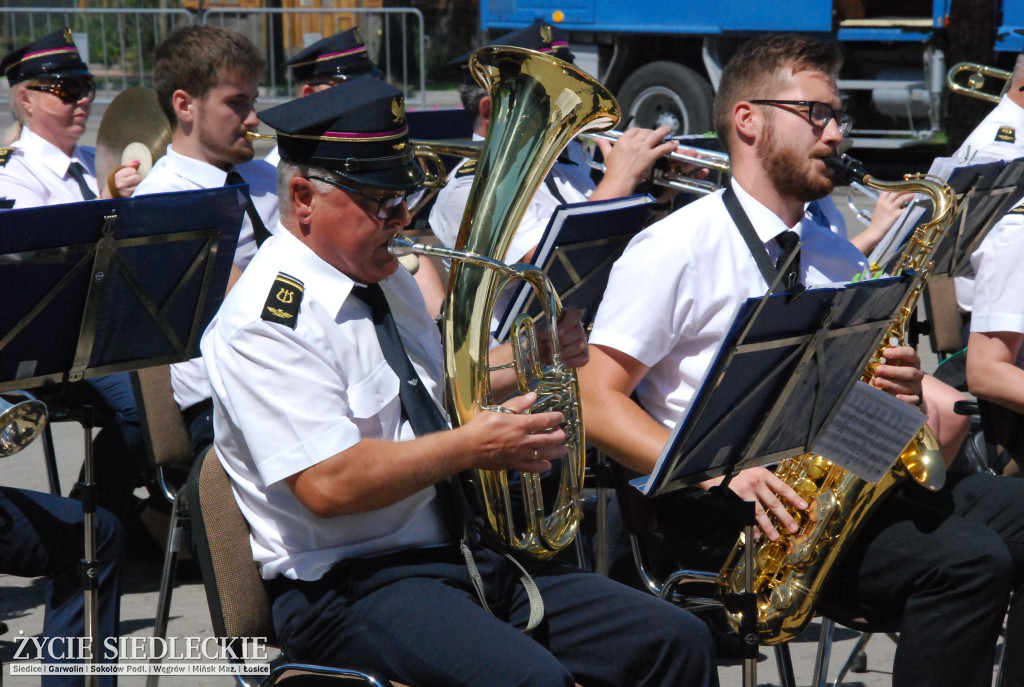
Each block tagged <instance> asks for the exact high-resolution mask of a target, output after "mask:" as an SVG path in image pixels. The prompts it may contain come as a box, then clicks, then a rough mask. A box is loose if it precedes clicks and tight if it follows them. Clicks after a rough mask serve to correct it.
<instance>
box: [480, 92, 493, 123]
mask: <svg viewBox="0 0 1024 687" xmlns="http://www.w3.org/2000/svg"><path fill="white" fill-rule="evenodd" d="M480 121H481V124H483V126H484V129H486V128H487V126H488V125H489V124H490V122H491V96H489V95H485V96H484V97H483V98H480Z"/></svg>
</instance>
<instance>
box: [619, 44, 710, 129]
mask: <svg viewBox="0 0 1024 687" xmlns="http://www.w3.org/2000/svg"><path fill="white" fill-rule="evenodd" d="M713 102H714V94H713V93H712V91H711V84H709V83H708V82H707V81H706V80H704V79H703V78H702V77H701V76H700V75H699V74H697V72H695V71H693V70H692V69H690V68H689V67H684V66H683V65H681V64H679V63H677V62H668V61H663V62H651V63H650V64H645V65H644V66H643V67H641V68H640V69H637V70H636V71H635V72H633V73H632V74H630V76H629V78H628V79H626V82H625V83H624V84H622V88H621V89H620V90H619V104H620V105H621V106H622V111H623V113H624V118H626V119H628V118H629V117H632V120H631V126H642V127H646V128H650V129H655V128H657V127H659V126H662V125H665V124H667V125H669V126H671V127H672V135H675V136H679V135H682V134H703V133H705V132H707V131H710V130H711V129H712V126H711V120H712V114H711V111H712V103H713Z"/></svg>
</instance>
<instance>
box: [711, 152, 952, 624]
mask: <svg viewBox="0 0 1024 687" xmlns="http://www.w3.org/2000/svg"><path fill="white" fill-rule="evenodd" d="M827 162H828V164H829V166H830V168H832V169H833V170H834V171H835V172H836V175H837V177H839V178H838V179H837V181H840V182H841V183H842V182H845V183H849V182H850V181H852V180H856V181H859V182H860V183H863V184H864V185H865V186H869V187H871V188H874V189H877V190H881V191H897V192H910V191H914V192H918V193H923V194H926V195H927V196H929V197H930V198H931V202H932V212H931V219H930V220H929V221H928V222H925V223H922V224H921V225H919V226H918V227H917V228H916V229H915V230H914V232H913V234H912V235H911V236H910V237H909V238H908V239H907V241H906V243H905V247H904V249H903V252H902V253H901V254H900V255H899V258H898V262H897V263H896V267H895V274H901V273H908V274H912V275H913V280H912V282H911V286H910V288H909V289H908V292H907V296H906V297H905V299H904V301H903V303H901V305H900V308H899V309H898V311H897V314H896V316H895V317H894V318H893V320H892V321H891V322H890V324H889V328H888V330H887V331H886V333H885V336H884V337H883V338H882V339H881V341H879V342H878V344H877V346H876V348H875V349H874V352H873V355H872V357H871V359H870V360H869V362H868V364H867V366H866V368H865V369H864V370H863V372H862V373H861V377H860V379H861V381H868V380H870V379H871V378H872V376H873V374H874V369H875V366H876V365H878V364H880V363H882V362H884V357H883V351H884V349H885V348H887V347H889V346H899V345H902V343H903V342H904V341H905V339H906V329H907V324H908V321H909V318H910V316H911V315H912V314H913V312H914V306H915V305H916V303H917V299H918V297H919V295H920V293H921V291H922V289H923V288H924V285H925V281H926V280H927V278H928V276H929V273H930V271H931V263H930V256H931V255H932V254H933V251H934V249H935V247H936V246H937V245H938V243H939V241H941V240H942V239H943V237H944V236H945V234H946V232H947V231H948V229H949V227H950V225H951V224H952V221H953V216H954V214H955V211H956V199H955V197H954V196H953V193H952V191H951V189H950V188H949V186H948V185H946V184H944V183H942V182H940V181H938V180H935V179H931V178H925V177H924V176H922V175H908V176H907V177H905V180H904V181H902V182H885V181H879V180H877V179H875V178H874V177H872V176H871V175H870V174H868V173H867V172H865V171H864V170H863V169H862V168H861V166H860V163H858V162H857V161H856V160H853V159H852V158H848V157H847V156H845V155H844V156H842V157H841V158H837V159H832V160H828V161H827ZM775 475H776V476H777V477H778V478H780V479H782V480H783V481H784V482H786V484H788V485H789V486H791V487H792V488H793V489H794V490H796V492H797V493H798V494H800V496H801V497H802V498H803V499H804V500H805V501H806V502H807V503H808V504H809V506H808V508H807V510H806V511H797V510H795V509H790V510H791V513H792V515H793V516H794V518H795V519H796V521H797V523H798V524H799V530H798V531H797V532H796V533H790V532H788V531H786V530H785V529H784V528H780V529H779V534H780V537H779V539H777V540H776V541H774V542H773V541H769V540H768V539H767V537H763V536H762V538H761V539H760V540H758V541H756V542H753V544H752V546H754V556H753V566H752V570H751V571H749V572H750V577H751V579H752V580H753V583H752V585H750V587H749V591H751V592H753V593H754V595H755V596H756V600H757V615H758V618H757V626H758V635H759V637H760V639H761V641H762V642H763V643H765V644H779V643H782V642H786V641H788V640H790V639H792V638H793V637H795V636H796V635H797V634H799V633H800V631H801V630H802V629H803V628H804V627H805V626H806V625H807V623H808V622H809V621H810V620H811V618H812V617H813V615H814V609H815V606H816V605H817V601H818V597H819V596H820V593H821V590H822V589H823V587H824V585H825V582H826V580H827V579H828V575H829V573H830V572H831V570H832V568H833V566H834V565H835V563H836V561H837V560H838V559H839V557H840V555H841V554H842V553H843V551H844V549H845V547H847V546H848V545H849V543H850V541H851V540H852V538H853V537H854V536H855V534H856V533H857V532H858V531H859V528H860V526H861V525H862V524H863V523H864V522H865V520H866V518H867V517H868V516H869V515H870V514H871V512H872V511H873V510H874V508H875V507H876V506H877V505H878V504H880V503H881V502H882V500H883V499H884V498H885V497H886V496H888V495H889V493H891V491H892V488H893V487H894V486H896V485H897V484H899V483H901V482H902V481H903V480H904V479H905V478H907V477H911V478H913V479H914V480H915V481H917V482H918V483H919V484H921V485H922V486H924V487H925V488H928V489H931V490H938V489H940V488H942V485H943V484H944V483H945V463H944V462H943V460H942V455H941V453H940V451H939V444H938V441H937V440H936V438H935V436H934V435H933V434H932V432H931V430H929V429H928V427H927V426H925V427H923V428H922V429H921V430H920V431H919V432H918V434H917V436H915V437H914V439H913V440H911V442H910V444H909V445H908V446H907V447H906V448H905V449H904V450H903V452H902V453H901V455H900V456H899V459H898V460H896V462H895V464H894V465H893V467H892V469H890V470H889V472H888V473H887V474H886V475H885V476H884V477H883V478H882V479H881V480H880V481H878V482H866V481H865V480H863V479H861V478H860V477H858V476H857V475H855V474H854V473H852V472H850V471H848V470H845V469H843V468H841V467H840V466H838V465H836V464H835V463H832V462H831V461H829V460H828V458H827V457H826V456H821V455H812V454H806V455H802V456H795V457H793V458H788V459H786V460H783V461H782V462H781V463H779V465H778V467H777V469H776V471H775ZM745 544H746V542H745V541H744V538H743V537H742V536H741V537H740V539H739V541H738V542H737V543H736V545H735V546H734V547H733V550H732V553H731V554H730V555H729V558H728V560H727V561H726V564H725V566H724V567H723V568H722V570H721V572H720V573H719V576H718V586H719V592H720V593H721V594H723V595H725V594H734V593H739V592H743V591H745V590H746V589H747V586H746V585H745V577H746V575H747V574H748V571H747V570H746V564H745V563H744V556H743V549H744V546H745ZM729 619H730V622H732V624H733V625H734V626H737V627H739V624H740V621H741V618H740V617H739V616H738V615H735V614H731V615H730V618H729Z"/></svg>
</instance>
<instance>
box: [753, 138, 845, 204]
mask: <svg viewBox="0 0 1024 687" xmlns="http://www.w3.org/2000/svg"><path fill="white" fill-rule="evenodd" d="M757 154H758V157H759V158H760V159H761V161H762V164H763V166H764V170H765V172H767V173H768V175H769V177H770V178H771V180H772V184H773V185H774V186H775V188H776V190H777V191H778V192H779V193H780V194H782V195H784V196H791V197H795V198H798V199H800V200H801V201H802V202H804V203H809V202H810V201H812V200H818V199H819V198H824V197H825V196H827V195H828V194H830V193H832V190H833V189H834V188H835V183H833V181H832V178H831V177H829V176H822V175H819V174H816V173H814V172H812V171H811V170H810V169H808V167H809V163H810V161H811V160H812V158H811V157H810V156H809V155H808V154H806V153H802V152H800V151H797V150H795V149H794V148H792V147H788V146H786V145H784V144H783V143H782V142H780V141H779V138H778V137H777V136H776V135H775V126H774V124H772V123H771V122H769V123H768V125H767V127H766V128H765V131H764V136H762V137H761V138H760V139H759V140H758V141H757Z"/></svg>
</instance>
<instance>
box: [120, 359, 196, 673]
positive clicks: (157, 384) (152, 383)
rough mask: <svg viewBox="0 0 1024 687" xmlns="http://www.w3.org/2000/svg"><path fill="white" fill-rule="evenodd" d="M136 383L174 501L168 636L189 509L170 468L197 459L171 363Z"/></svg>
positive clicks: (146, 431) (161, 610)
mask: <svg viewBox="0 0 1024 687" xmlns="http://www.w3.org/2000/svg"><path fill="white" fill-rule="evenodd" d="M132 387H133V389H134V390H135V399H136V402H137V404H138V408H139V417H140V421H141V423H142V428H143V438H144V441H145V444H146V452H147V453H148V454H149V458H150V462H151V464H152V465H153V466H155V467H156V481H157V486H158V487H159V489H160V493H161V494H162V495H163V496H164V498H166V499H167V501H168V502H169V503H170V504H171V519H170V524H169V525H168V532H167V546H166V549H165V551H164V561H163V568H162V570H161V573H160V595H159V597H158V599H157V607H156V616H155V618H154V621H153V636H154V637H161V638H164V637H166V636H167V623H168V620H169V616H170V610H171V594H172V592H173V591H174V580H175V576H176V573H177V569H178V558H179V555H180V550H181V542H182V536H183V523H185V522H187V519H188V512H187V509H186V506H185V499H184V496H183V494H181V492H180V490H178V489H177V487H176V486H175V485H173V484H172V483H171V482H170V481H169V480H168V474H167V473H168V470H170V469H174V468H178V469H182V470H187V469H188V468H189V467H190V466H191V464H192V460H193V456H192V444H191V442H190V441H189V436H188V429H187V428H186V427H185V422H184V420H183V419H182V417H181V412H180V410H179V409H178V404H177V402H176V401H175V400H174V392H173V391H172V389H171V368H170V366H169V365H159V366H157V367H150V368H144V369H141V370H136V371H135V372H133V373H132ZM150 678H151V679H150V681H149V684H150V685H151V687H153V686H155V685H156V683H157V681H158V680H159V676H155V675H153V676H150Z"/></svg>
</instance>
